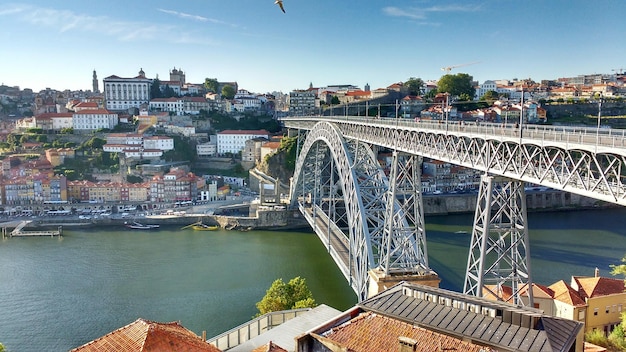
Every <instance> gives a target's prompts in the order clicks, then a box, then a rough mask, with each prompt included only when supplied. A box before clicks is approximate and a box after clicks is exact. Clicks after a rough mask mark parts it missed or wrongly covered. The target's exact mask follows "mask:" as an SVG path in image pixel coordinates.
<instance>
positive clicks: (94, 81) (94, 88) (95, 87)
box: [91, 70, 100, 93]
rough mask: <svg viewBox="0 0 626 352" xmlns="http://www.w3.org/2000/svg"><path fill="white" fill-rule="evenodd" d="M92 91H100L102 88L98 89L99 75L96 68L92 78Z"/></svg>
mask: <svg viewBox="0 0 626 352" xmlns="http://www.w3.org/2000/svg"><path fill="white" fill-rule="evenodd" d="M91 85H92V91H93V92H94V93H100V89H98V76H97V75H96V70H93V79H92V80H91Z"/></svg>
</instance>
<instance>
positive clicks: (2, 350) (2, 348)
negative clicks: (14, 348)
mask: <svg viewBox="0 0 626 352" xmlns="http://www.w3.org/2000/svg"><path fill="white" fill-rule="evenodd" d="M4 351H5V349H4V345H3V344H2V343H0V352H4Z"/></svg>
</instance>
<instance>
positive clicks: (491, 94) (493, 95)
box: [480, 90, 498, 102]
mask: <svg viewBox="0 0 626 352" xmlns="http://www.w3.org/2000/svg"><path fill="white" fill-rule="evenodd" d="M480 100H481V101H489V102H492V101H494V100H498V93H497V92H496V91H495V90H489V91H487V92H485V94H483V96H482V97H480Z"/></svg>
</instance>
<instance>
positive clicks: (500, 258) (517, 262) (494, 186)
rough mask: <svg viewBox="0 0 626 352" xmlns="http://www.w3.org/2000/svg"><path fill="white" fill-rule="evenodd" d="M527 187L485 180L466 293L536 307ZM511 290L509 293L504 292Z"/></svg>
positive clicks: (479, 200) (481, 190)
mask: <svg viewBox="0 0 626 352" xmlns="http://www.w3.org/2000/svg"><path fill="white" fill-rule="evenodd" d="M526 224H527V217H526V194H525V192H524V185H523V183H522V182H519V181H512V180H506V179H501V178H498V179H497V180H496V179H495V178H494V177H493V176H490V175H486V174H485V175H483V176H482V177H481V183H480V189H479V192H478V199H477V204H476V213H475V216H474V227H473V229H472V239H471V244H470V251H469V255H468V260H467V271H466V273H465V284H464V287H463V292H464V293H466V294H470V295H474V296H477V297H483V296H492V297H497V298H498V299H501V300H508V299H509V298H508V294H510V295H511V299H512V300H513V302H512V303H515V304H525V302H524V301H523V300H522V294H523V293H526V294H527V295H528V301H527V302H528V304H529V305H530V306H532V305H533V296H532V290H527V288H528V287H531V286H532V280H531V275H530V252H529V239H528V229H527V226H526ZM505 287H508V288H510V292H507V294H503V293H504V292H505V290H504V288H505Z"/></svg>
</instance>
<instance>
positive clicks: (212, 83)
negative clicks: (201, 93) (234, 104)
mask: <svg viewBox="0 0 626 352" xmlns="http://www.w3.org/2000/svg"><path fill="white" fill-rule="evenodd" d="M219 88H220V83H219V82H218V81H217V79H215V78H205V79H204V89H206V90H207V92H213V93H217V91H218V90H219Z"/></svg>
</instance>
